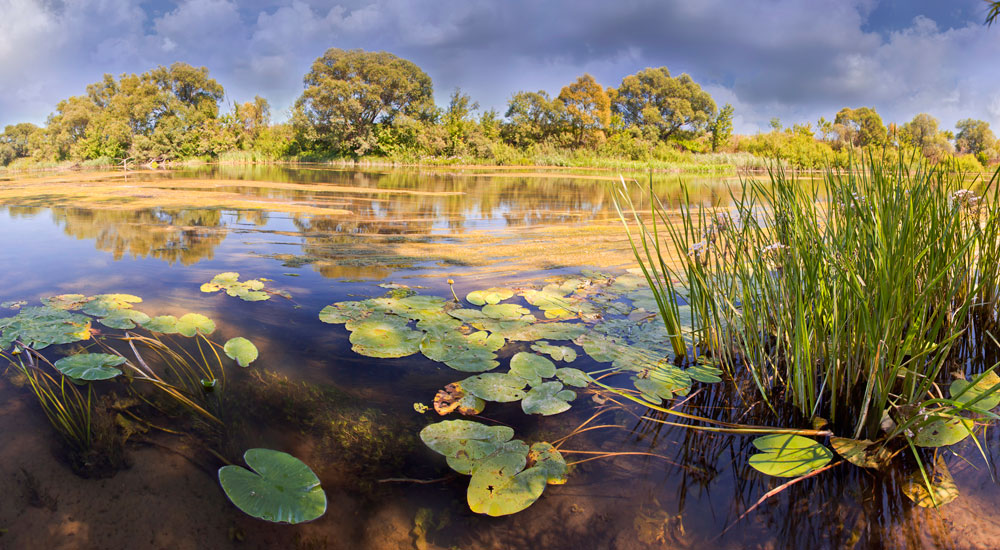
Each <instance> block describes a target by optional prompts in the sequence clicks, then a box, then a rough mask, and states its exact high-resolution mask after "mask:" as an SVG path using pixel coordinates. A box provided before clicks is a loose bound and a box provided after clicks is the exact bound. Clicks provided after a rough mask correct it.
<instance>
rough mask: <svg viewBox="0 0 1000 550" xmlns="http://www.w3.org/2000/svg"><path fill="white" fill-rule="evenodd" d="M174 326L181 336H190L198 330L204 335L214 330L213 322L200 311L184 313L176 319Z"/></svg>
mask: <svg viewBox="0 0 1000 550" xmlns="http://www.w3.org/2000/svg"><path fill="white" fill-rule="evenodd" d="M174 328H175V329H176V330H177V332H178V333H180V334H181V335H182V336H187V337H188V338H190V337H192V336H194V335H195V334H196V333H199V332H200V333H202V334H205V335H209V334H212V333H213V332H215V322H214V321H212V320H211V319H209V318H208V317H205V316H204V315H202V314H200V313H185V314H184V315H183V316H182V317H181V318H180V319H178V320H177V323H176V324H175V325H174Z"/></svg>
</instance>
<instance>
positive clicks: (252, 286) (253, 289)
mask: <svg viewBox="0 0 1000 550" xmlns="http://www.w3.org/2000/svg"><path fill="white" fill-rule="evenodd" d="M239 279H240V274H239V273H236V272H234V271H227V272H225V273H219V274H218V275H216V276H215V277H212V280H211V281H209V282H207V283H205V284H203V285H201V291H202V292H218V291H220V290H225V291H226V294H228V295H230V296H234V297H237V298H240V299H241V300H243V301H246V302H259V301H262V300H268V299H270V298H271V294H269V293H267V292H262V291H263V290H264V281H265V279H250V280H247V281H240V280H239ZM274 294H278V295H280V296H283V297H285V298H288V299H291V298H292V296H291V294H289V293H287V292H285V291H275V292H274Z"/></svg>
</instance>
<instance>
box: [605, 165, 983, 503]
mask: <svg viewBox="0 0 1000 550" xmlns="http://www.w3.org/2000/svg"><path fill="white" fill-rule="evenodd" d="M998 176H1000V171H998V172H997V174H995V175H994V176H993V178H992V179H991V180H990V181H988V182H978V181H977V180H972V181H971V182H970V181H967V180H965V179H964V178H963V176H962V175H961V174H956V173H954V172H952V171H951V170H949V168H948V167H947V166H943V165H937V166H932V165H928V164H924V163H919V162H911V161H910V160H907V159H902V158H900V159H898V162H896V163H895V164H893V163H886V162H882V161H881V160H878V159H875V158H870V159H868V160H867V161H866V162H865V163H863V164H858V165H857V167H856V169H855V170H852V171H847V172H840V173H834V172H832V171H830V172H828V173H827V174H826V175H825V176H824V178H823V180H822V182H820V183H818V184H817V185H808V184H805V183H804V182H800V181H796V180H795V179H794V178H790V177H788V176H786V174H785V173H784V172H783V171H782V170H781V169H780V168H776V169H774V170H773V171H771V172H770V180H769V181H767V182H760V181H756V180H743V182H742V187H741V189H739V190H738V191H735V192H734V194H733V197H732V203H733V207H732V208H730V209H709V208H703V207H698V206H694V205H690V204H689V203H688V204H682V205H681V207H680V211H679V212H671V214H670V217H669V218H668V217H667V214H666V211H665V209H664V208H663V205H662V204H660V203H659V202H658V201H657V200H656V198H655V196H653V195H652V194H650V195H649V196H648V199H647V200H648V203H649V204H648V205H645V206H643V207H641V208H640V207H639V206H638V205H635V204H633V203H632V202H631V199H630V195H629V192H628V187H629V185H628V184H627V183H625V182H624V180H623V181H622V185H621V187H618V188H616V190H615V198H616V202H617V204H618V206H619V209H620V213H621V215H622V220H623V223H625V225H626V227H627V229H628V231H629V235H630V238H631V241H632V242H633V247H634V251H635V253H636V257H637V258H638V259H639V260H640V261H641V263H642V267H643V273H644V275H645V276H646V278H647V280H649V281H650V283H651V289H652V291H653V295H654V298H655V301H656V303H657V305H658V311H659V316H660V318H661V320H662V322H663V325H664V327H665V328H666V331H667V339H668V340H669V341H670V342H671V344H672V345H673V346H674V348H675V351H676V352H677V354H678V355H682V354H681V353H680V351H679V350H680V348H682V347H683V348H685V349H686V350H687V352H686V354H685V355H686V356H687V357H688V358H689V359H688V360H690V358H691V357H696V356H698V355H700V354H702V353H707V354H710V355H712V356H713V358H714V360H715V361H716V362H717V363H718V365H719V366H720V367H722V368H723V369H724V370H726V371H727V372H729V373H731V374H733V375H734V376H735V375H738V374H739V373H746V374H747V375H748V376H749V377H750V378H751V379H752V380H753V383H754V385H755V387H756V389H757V391H758V394H759V396H760V398H761V399H762V400H763V401H764V402H765V403H766V404H767V405H768V406H770V407H772V409H773V408H774V400H775V399H777V398H784V399H787V400H788V401H789V402H790V403H792V404H793V406H794V407H795V408H796V409H797V410H798V411H799V413H800V414H801V416H802V417H803V420H809V419H818V418H819V417H822V418H825V419H828V420H829V422H830V429H831V430H832V431H833V432H834V433H837V434H838V435H841V436H842V438H841V439H840V442H841V444H840V445H835V446H834V449H835V450H837V451H838V452H841V451H842V450H845V449H856V448H857V446H858V445H863V441H874V442H875V443H874V444H872V450H871V452H870V451H869V450H866V451H865V453H866V454H865V455H864V456H865V457H871V456H874V454H879V455H881V456H883V457H884V456H888V455H892V454H895V453H896V451H898V450H899V449H900V444H902V445H903V446H904V447H906V448H909V449H910V451H911V454H912V456H913V457H914V458H915V459H916V460H917V462H918V474H919V477H921V479H923V480H924V482H925V485H926V492H927V494H928V498H926V499H924V500H922V501H920V502H927V503H930V502H933V501H934V497H933V493H934V491H933V490H932V487H933V486H932V484H931V478H932V477H933V475H934V474H933V473H932V474H931V475H929V474H928V471H927V470H926V469H925V467H924V458H922V457H923V456H924V455H922V454H921V453H920V452H919V450H918V448H920V447H938V446H946V445H951V444H954V443H957V442H958V441H961V440H963V439H965V438H967V437H969V436H970V435H972V433H973V432H974V428H973V426H974V422H976V421H977V420H995V419H997V418H1000V417H998V416H997V415H996V414H994V413H992V412H990V409H992V408H993V407H994V406H996V404H997V402H994V400H993V399H992V397H993V396H994V395H997V392H998V390H1000V384H998V383H997V382H1000V380H997V379H995V378H993V377H992V376H993V375H992V374H991V370H992V365H990V364H989V363H988V362H987V361H986V359H985V357H986V356H987V354H985V353H984V351H983V350H984V348H986V347H990V346H993V345H995V341H994V340H993V339H992V336H991V331H993V330H995V328H996V326H997V320H998V318H1000V317H998V313H1000V310H998V307H997V306H998V304H1000V301H998V297H1000V276H998V275H1000V273H998V269H1000V267H998V262H997V259H998V258H1000V195H998V194H997V193H996V184H997V180H998ZM643 210H645V213H643ZM628 222H631V223H628ZM684 307H687V308H689V311H690V316H691V328H690V329H689V330H677V329H678V327H679V325H678V319H679V318H680V317H682V316H683V310H682V308H684ZM685 334H688V335H690V339H689V341H688V342H687V343H683V337H684V335H685ZM602 344H603V343H602ZM682 344H683V345H682ZM590 345H591V346H596V345H598V343H597V342H590ZM956 370H957V371H959V372H960V379H959V380H956V381H955V382H952V381H951V380H950V373H951V372H952V371H956ZM710 374H711V373H710ZM970 377H971V380H968V381H966V380H964V379H965V378H970ZM956 382H957V385H956ZM646 385H647V384H646V383H644V386H646ZM660 385H661V384H657V386H660ZM949 385H950V386H951V392H950V393H951V396H950V397H945V395H944V392H943V391H942V389H943V388H944V387H946V386H949ZM648 389H650V390H654V392H656V393H658V391H659V388H658V387H656V388H654V387H653V386H652V385H649V388H648ZM987 405H991V406H989V407H987ZM845 440H851V441H855V442H858V445H853V446H852V445H844V444H843V442H844V441H845ZM900 442H902V443H900ZM852 452H853V451H852ZM850 456H852V457H853V458H854V459H855V460H858V456H859V455H858V454H857V453H856V452H855V453H854V454H851V455H850ZM844 458H848V456H844ZM866 460H867V459H866ZM908 494H911V493H908Z"/></svg>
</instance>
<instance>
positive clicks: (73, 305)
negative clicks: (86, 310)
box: [42, 294, 90, 311]
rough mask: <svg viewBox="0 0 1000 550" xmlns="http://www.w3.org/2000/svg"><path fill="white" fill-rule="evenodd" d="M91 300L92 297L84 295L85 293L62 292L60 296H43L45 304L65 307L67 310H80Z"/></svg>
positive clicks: (59, 307) (58, 307)
mask: <svg viewBox="0 0 1000 550" xmlns="http://www.w3.org/2000/svg"><path fill="white" fill-rule="evenodd" d="M89 301H90V298H88V297H86V296H84V295H83V294H60V295H58V296H49V297H48V298H42V303H43V304H45V305H47V306H50V307H54V308H57V309H65V310H67V311H75V310H78V309H80V308H82V307H83V306H84V305H85V304H86V303H87V302H89Z"/></svg>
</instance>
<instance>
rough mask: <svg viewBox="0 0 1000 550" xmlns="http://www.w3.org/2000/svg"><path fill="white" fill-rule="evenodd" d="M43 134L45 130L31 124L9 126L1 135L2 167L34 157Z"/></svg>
mask: <svg viewBox="0 0 1000 550" xmlns="http://www.w3.org/2000/svg"><path fill="white" fill-rule="evenodd" d="M43 133H44V130H42V129H41V128H39V127H38V126H35V125H34V124H32V123H30V122H21V123H19V124H9V125H7V126H6V127H5V128H4V129H3V133H2V134H0V166H6V165H8V164H10V163H11V162H12V161H14V160H16V159H19V158H24V157H30V156H32V154H33V153H34V150H35V148H36V147H37V146H38V137H39V136H40V135H41V134H43Z"/></svg>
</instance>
